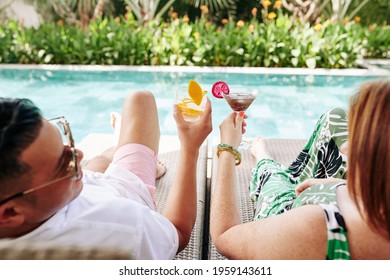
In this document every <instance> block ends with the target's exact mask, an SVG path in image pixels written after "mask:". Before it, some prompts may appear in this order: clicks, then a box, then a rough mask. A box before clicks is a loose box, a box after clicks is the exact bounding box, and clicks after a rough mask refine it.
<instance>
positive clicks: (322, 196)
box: [249, 108, 350, 259]
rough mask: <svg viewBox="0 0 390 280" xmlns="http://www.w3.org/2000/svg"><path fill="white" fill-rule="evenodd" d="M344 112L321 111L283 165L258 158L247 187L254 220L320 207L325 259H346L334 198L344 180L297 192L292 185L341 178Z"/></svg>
mask: <svg viewBox="0 0 390 280" xmlns="http://www.w3.org/2000/svg"><path fill="white" fill-rule="evenodd" d="M346 115H347V114H346V112H345V110H344V109H341V108H334V109H332V110H330V111H329V112H327V113H326V114H324V115H322V116H321V118H320V119H319V120H318V122H317V124H316V127H315V130H314V132H313V134H312V135H311V137H310V139H309V141H308V142H307V144H306V145H305V147H304V148H303V150H302V151H301V153H300V154H299V155H298V157H297V158H296V160H295V161H294V162H293V163H292V164H291V165H290V166H289V167H288V168H287V169H286V168H284V167H282V166H281V165H280V164H279V163H277V162H275V161H274V160H271V159H263V160H260V161H259V162H258V163H257V165H256V166H255V168H254V169H253V174H252V180H251V184H250V187H249V189H250V196H251V198H252V199H253V200H254V202H255V216H254V219H255V220H256V219H264V218H267V217H269V216H274V215H278V214H281V213H283V212H285V211H288V210H290V209H292V208H296V207H300V206H303V205H309V204H314V205H319V206H320V207H322V208H323V209H324V212H325V217H326V223H327V228H328V249H327V256H326V258H327V259H350V254H349V247H348V239H347V231H346V226H345V223H344V219H343V217H342V215H341V213H340V210H339V208H338V206H337V200H336V190H337V187H339V186H341V185H344V183H340V182H338V183H326V184H319V185H315V186H312V187H310V188H308V189H306V190H305V191H303V192H302V193H301V194H300V195H298V196H296V195H295V188H296V186H297V185H298V184H300V183H301V182H303V181H304V180H306V179H309V178H330V177H333V178H341V179H345V177H346V172H347V166H346V165H347V164H346V156H345V155H343V154H341V153H340V152H339V148H340V146H341V145H342V144H343V143H344V142H346V141H347V139H348V131H347V117H346Z"/></svg>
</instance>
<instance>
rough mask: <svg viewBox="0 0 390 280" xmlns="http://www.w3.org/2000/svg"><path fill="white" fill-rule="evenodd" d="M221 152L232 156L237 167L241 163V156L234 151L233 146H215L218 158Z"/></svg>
mask: <svg viewBox="0 0 390 280" xmlns="http://www.w3.org/2000/svg"><path fill="white" fill-rule="evenodd" d="M221 152H229V153H231V154H232V155H234V157H235V160H236V163H235V164H236V166H237V165H240V163H241V154H240V152H239V151H238V150H237V149H235V148H234V147H233V146H230V145H228V144H219V145H218V146H217V157H218V158H219V155H220V154H221Z"/></svg>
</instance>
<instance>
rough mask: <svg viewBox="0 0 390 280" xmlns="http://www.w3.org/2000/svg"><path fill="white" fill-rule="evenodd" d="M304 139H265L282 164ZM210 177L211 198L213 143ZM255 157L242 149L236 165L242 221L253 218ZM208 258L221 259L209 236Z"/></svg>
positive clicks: (214, 170) (293, 155)
mask: <svg viewBox="0 0 390 280" xmlns="http://www.w3.org/2000/svg"><path fill="white" fill-rule="evenodd" d="M305 143H306V141H305V140H283V139H280V140H279V139H278V140H273V139H272V140H271V139H270V140H266V144H267V147H268V149H269V151H270V153H271V156H272V157H273V158H274V159H275V160H276V161H277V162H279V163H281V164H283V165H284V166H286V167H287V166H288V165H289V164H290V163H291V162H292V161H293V160H294V159H295V158H296V156H297V155H298V153H299V151H300V150H301V149H302V148H303V146H304V145H305ZM212 163H213V164H212V177H211V193H210V196H211V199H212V191H213V189H214V187H215V183H216V175H217V170H218V158H217V156H216V145H214V144H213V161H212ZM255 163H256V162H255V159H254V157H252V155H251V153H250V150H249V149H247V150H243V151H242V162H241V164H240V165H239V166H237V187H238V189H239V192H238V195H239V202H240V205H239V208H240V211H241V218H242V221H243V222H248V221H251V220H253V215H254V209H253V202H252V200H251V199H250V197H249V190H248V186H249V182H250V179H251V173H252V168H253V166H254V165H255ZM208 247H209V248H208V251H209V252H208V258H209V259H211V260H223V259H225V257H223V256H222V255H221V254H219V253H218V251H217V250H216V248H215V246H214V244H213V243H212V241H211V238H209V245H208Z"/></svg>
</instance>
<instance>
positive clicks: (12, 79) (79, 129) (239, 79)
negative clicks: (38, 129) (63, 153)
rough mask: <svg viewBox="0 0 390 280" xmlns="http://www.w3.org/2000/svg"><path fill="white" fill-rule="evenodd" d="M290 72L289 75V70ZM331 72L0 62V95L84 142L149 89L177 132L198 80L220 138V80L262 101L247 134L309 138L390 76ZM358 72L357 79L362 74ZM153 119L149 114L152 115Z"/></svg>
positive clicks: (164, 124)
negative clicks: (58, 122) (26, 103)
mask: <svg viewBox="0 0 390 280" xmlns="http://www.w3.org/2000/svg"><path fill="white" fill-rule="evenodd" d="M286 71H287V72H286ZM349 73H350V72H345V71H343V72H331V71H330V72H327V71H314V70H299V69H290V70H284V71H283V72H281V71H279V70H275V69H274V70H271V69H246V68H231V69H228V68H178V67H172V68H171V67H154V68H153V67H148V68H147V67H137V68H136V67H127V68H126V67H117V68H112V67H58V66H55V67H50V66H45V67H40V68H39V67H30V66H29V67H23V66H7V65H0V96H2V97H25V98H29V99H31V100H32V101H33V102H34V103H36V104H37V105H38V106H39V107H40V108H41V109H42V111H43V114H44V116H45V117H47V118H50V117H55V116H60V115H64V116H66V118H67V119H68V120H69V122H70V124H71V127H72V131H73V133H74V137H75V140H76V142H79V141H81V140H82V139H83V138H84V137H85V136H86V135H88V134H89V133H93V132H95V133H96V132H97V133H111V132H112V129H111V127H110V118H109V115H110V112H112V111H118V112H120V111H121V107H122V104H123V101H124V98H125V96H126V95H127V93H128V92H131V91H133V90H136V89H147V90H150V91H152V92H153V93H154V94H155V96H156V101H157V106H158V110H159V121H160V126H161V134H163V135H164V134H165V135H174V134H176V133H177V132H176V125H175V122H174V119H173V117H172V104H173V102H174V100H175V89H176V88H177V87H178V86H181V85H186V84H187V83H188V81H189V80H190V79H194V80H196V81H197V82H198V83H199V84H200V85H201V86H202V87H203V88H204V89H206V90H208V92H209V93H208V96H209V98H210V100H211V102H212V107H213V126H214V131H213V135H214V136H218V135H219V130H218V125H219V124H220V123H221V121H222V120H223V119H224V117H225V116H226V115H227V114H228V113H229V112H230V110H231V109H230V107H229V106H228V105H227V104H226V102H225V101H224V100H222V99H216V98H214V97H213V96H212V95H211V92H210V91H211V87H212V85H213V83H214V82H216V81H218V80H224V81H226V82H227V83H228V84H229V85H230V86H231V87H235V86H244V87H246V88H248V89H250V90H254V91H256V92H258V94H259V96H258V98H257V99H256V100H255V101H254V103H253V104H252V105H251V107H250V108H249V109H248V111H247V114H248V115H249V119H248V121H247V122H248V127H247V134H246V136H247V137H254V136H257V135H261V136H263V137H266V138H296V139H303V138H307V137H308V136H309V134H310V132H311V130H312V129H313V126H314V124H315V122H316V121H317V119H318V117H319V116H320V115H321V114H322V113H323V112H325V111H326V110H328V109H330V108H332V107H334V106H342V107H347V106H348V99H349V97H350V95H351V94H353V93H355V92H356V91H357V90H358V88H359V86H360V85H361V84H362V83H364V82H366V81H371V80H376V79H381V78H389V77H390V76H389V73H390V72H381V73H369V72H364V71H363V70H362V71H360V70H359V71H357V72H354V73H355V74H353V75H350V74H349ZM356 73H357V74H356ZM145 114H147V112H145Z"/></svg>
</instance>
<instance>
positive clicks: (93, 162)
mask: <svg viewBox="0 0 390 280" xmlns="http://www.w3.org/2000/svg"><path fill="white" fill-rule="evenodd" d="M114 152H115V147H111V148H109V149H107V150H105V151H104V152H103V153H102V154H101V155H98V156H96V157H94V158H92V159H90V160H89V161H88V162H87V163H86V164H85V166H84V167H83V169H86V170H91V171H95V172H101V173H104V171H106V169H107V168H108V166H109V165H110V163H111V162H112V158H113V156H114Z"/></svg>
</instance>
